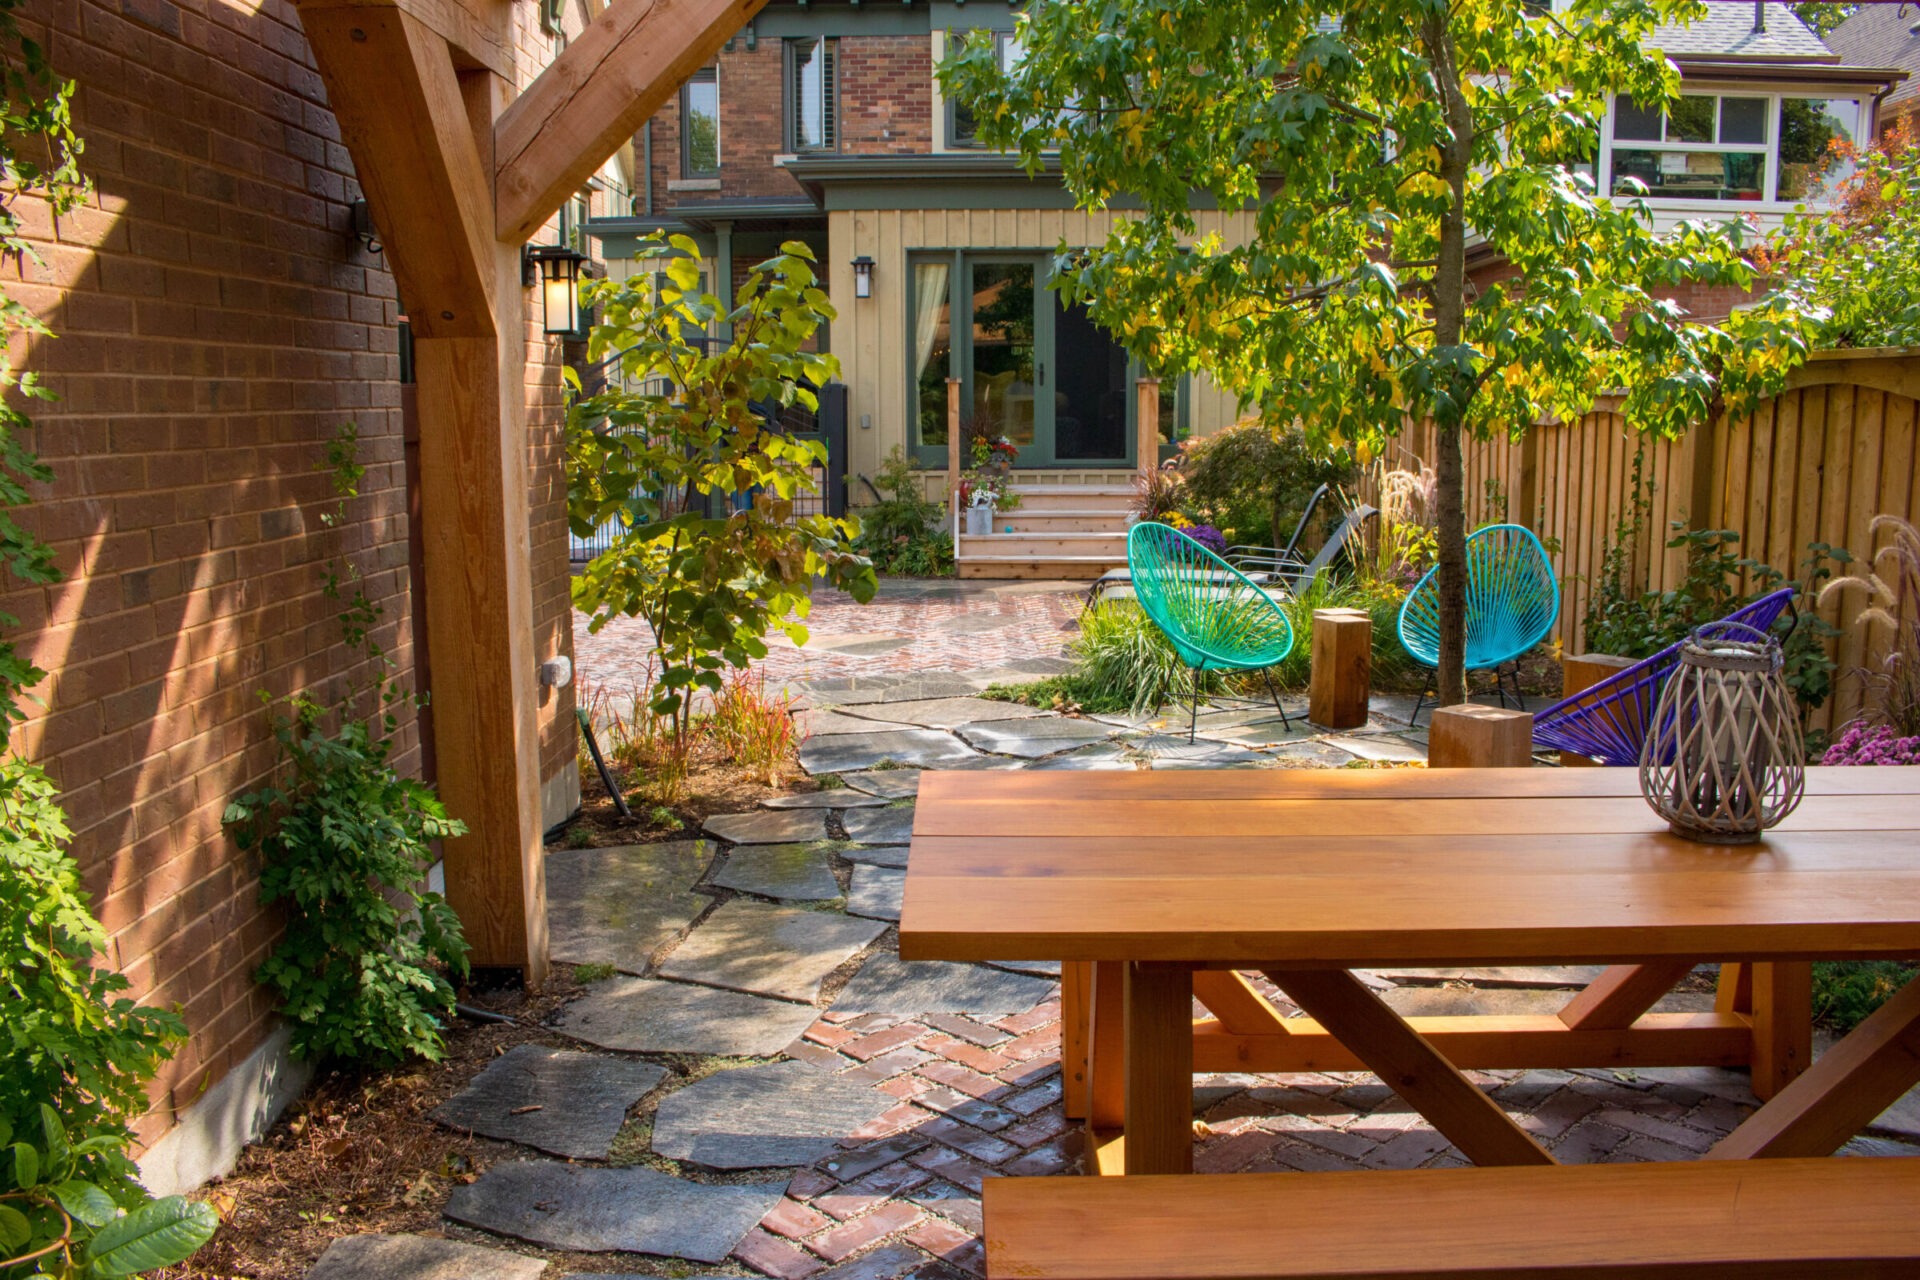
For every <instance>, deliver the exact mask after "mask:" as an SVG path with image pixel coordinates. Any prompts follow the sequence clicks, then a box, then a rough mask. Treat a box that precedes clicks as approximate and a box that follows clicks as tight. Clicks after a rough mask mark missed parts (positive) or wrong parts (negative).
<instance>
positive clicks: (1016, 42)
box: [947, 31, 1025, 147]
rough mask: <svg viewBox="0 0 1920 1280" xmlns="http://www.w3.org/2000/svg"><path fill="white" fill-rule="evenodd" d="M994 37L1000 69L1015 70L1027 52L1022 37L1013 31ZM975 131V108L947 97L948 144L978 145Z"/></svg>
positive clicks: (955, 36) (959, 34)
mask: <svg viewBox="0 0 1920 1280" xmlns="http://www.w3.org/2000/svg"><path fill="white" fill-rule="evenodd" d="M964 35H965V33H964V32H954V33H953V37H951V38H953V39H956V40H957V39H958V38H960V37H962V36H964ZM993 39H994V44H995V47H996V48H997V49H998V50H999V54H1000V69H1001V70H1002V71H1011V70H1013V68H1014V67H1015V66H1017V65H1018V64H1019V62H1020V58H1021V56H1022V54H1023V53H1024V52H1025V50H1024V49H1022V47H1021V45H1020V38H1019V37H1018V36H1016V35H1014V34H1013V32H1011V31H999V32H995V33H994V37H993ZM948 47H949V48H952V47H953V46H952V45H949V46H948ZM975 133H976V125H975V122H974V118H973V109H972V108H971V107H967V106H964V105H962V104H961V103H958V102H955V101H954V100H953V99H951V98H949V99H947V145H948V146H950V147H977V146H979V145H980V141H979V139H978V138H977V137H976V136H975Z"/></svg>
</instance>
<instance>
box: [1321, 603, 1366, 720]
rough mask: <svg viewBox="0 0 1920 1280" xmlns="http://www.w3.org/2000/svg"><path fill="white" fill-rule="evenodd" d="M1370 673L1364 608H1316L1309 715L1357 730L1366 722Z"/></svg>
mask: <svg viewBox="0 0 1920 1280" xmlns="http://www.w3.org/2000/svg"><path fill="white" fill-rule="evenodd" d="M1372 677H1373V618H1372V616H1371V615H1370V614H1368V613H1367V611H1366V610H1364V609H1315V610H1314V611H1313V676H1312V680H1311V683H1310V685H1309V689H1308V697H1307V719H1308V720H1310V721H1312V722H1313V723H1314V724H1316V725H1319V726H1320V727H1321V728H1323V729H1358V728H1359V727H1360V726H1362V725H1364V724H1365V723H1366V722H1367V686H1368V683H1369V681H1371V679H1372Z"/></svg>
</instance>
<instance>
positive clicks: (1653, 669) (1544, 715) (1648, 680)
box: [1533, 587, 1794, 765]
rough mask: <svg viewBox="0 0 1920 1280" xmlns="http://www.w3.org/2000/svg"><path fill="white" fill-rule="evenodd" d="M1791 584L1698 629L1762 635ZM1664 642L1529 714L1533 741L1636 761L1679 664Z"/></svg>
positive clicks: (1676, 649)
mask: <svg viewBox="0 0 1920 1280" xmlns="http://www.w3.org/2000/svg"><path fill="white" fill-rule="evenodd" d="M1793 596H1794V588H1792V587H1782V588H1781V589H1780V590H1778V591H1774V592H1770V593H1768V594H1767V595H1764V596H1761V597H1760V598H1759V599H1758V600H1755V601H1752V602H1751V603H1748V604H1743V605H1741V606H1740V607H1739V608H1738V609H1735V610H1734V611H1733V612H1732V613H1730V614H1728V615H1727V616H1726V617H1724V618H1722V619H1720V621H1718V622H1709V623H1707V624H1706V625H1705V626H1703V627H1701V628H1700V631H1701V633H1703V634H1705V635H1707V636H1709V637H1711V636H1713V635H1716V634H1718V633H1719V631H1720V630H1721V629H1722V628H1727V627H1751V628H1754V629H1757V630H1758V631H1760V632H1761V633H1762V634H1764V633H1766V632H1767V631H1768V630H1769V629H1770V628H1772V626H1773V624H1774V621H1775V620H1776V619H1777V618H1779V616H1780V615H1781V614H1782V613H1784V612H1786V610H1787V608H1788V607H1789V606H1790V605H1791V604H1792V603H1793ZM1681 643H1684V641H1682V642H1679V643H1675V644H1670V645H1668V646H1667V647H1666V648H1664V649H1662V650H1661V651H1660V652H1658V653H1656V654H1654V655H1653V656H1652V657H1651V658H1646V659H1643V660H1642V661H1640V662H1636V663H1634V664H1633V665H1632V666H1630V667H1626V668H1623V669H1622V670H1620V671H1618V672H1615V673H1614V674H1613V675H1610V676H1608V677H1607V678H1606V679H1605V680H1602V681H1600V682H1599V683H1598V684H1595V685H1590V686H1588V687H1587V688H1585V689H1582V690H1581V691H1580V692H1579V693H1576V694H1574V695H1573V696H1572V697H1571V698H1565V699H1562V700H1561V701H1559V702H1556V703H1554V704H1553V705H1552V706H1550V707H1548V708H1547V709H1546V710H1545V711H1542V712H1540V713H1539V714H1538V715H1536V716H1535V717H1534V718H1533V745H1534V747H1535V749H1539V748H1542V747H1558V748H1559V749H1560V750H1562V751H1571V752H1573V753H1574V754H1575V755H1582V756H1591V757H1593V758H1594V759H1595V760H1598V761H1599V762H1600V763H1601V764H1610V765H1634V764H1638V763H1639V762H1640V744H1641V743H1642V742H1643V741H1644V740H1645V739H1646V736H1647V724H1648V722H1649V721H1651V720H1652V719H1653V706H1654V703H1655V702H1657V701H1659V698H1660V686H1661V685H1663V684H1665V683H1666V680H1667V676H1668V675H1670V674H1671V673H1672V671H1673V669H1674V668H1675V667H1677V666H1679V665H1680V644H1681Z"/></svg>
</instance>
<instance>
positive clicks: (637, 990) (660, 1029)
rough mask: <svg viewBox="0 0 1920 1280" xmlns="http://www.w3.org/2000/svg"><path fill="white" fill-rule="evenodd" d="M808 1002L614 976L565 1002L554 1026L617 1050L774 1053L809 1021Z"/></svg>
mask: <svg viewBox="0 0 1920 1280" xmlns="http://www.w3.org/2000/svg"><path fill="white" fill-rule="evenodd" d="M814 1014H815V1010H814V1009H813V1008H812V1006H810V1005H804V1004H794V1003H792V1002H791V1001H787V1000H766V999H762V998H761V997H759V996H750V995H743V994H741V993H740V992H738V991H721V990H718V989H716V988H714V987H701V986H692V985H689V984H687V983H682V982H660V981H657V980H655V979H652V978H615V979H613V980H612V981H610V982H601V983H596V984H594V987H593V990H592V992H591V993H590V994H588V995H586V996H584V997H583V998H581V999H579V1000H575V1001H574V1002H573V1003H571V1004H569V1005H566V1006H564V1007H563V1008H562V1009H561V1010H560V1012H559V1013H558V1014H557V1015H556V1016H555V1018H554V1029H555V1030H556V1031H558V1032H560V1033H561V1034H562V1035H565V1036H571V1037H572V1038H573V1039H575V1040H582V1041H585V1042H586V1043H588V1044H597V1045H599V1046H600V1047H601V1048H603V1049H618V1050H620V1051H621V1052H623V1053H697V1054H703V1055H713V1056H716V1057H727V1058H750V1057H765V1056H768V1055H771V1054H776V1053H779V1052H780V1051H781V1050H782V1049H784V1048H786V1047H787V1046H788V1045H790V1044H792V1043H793V1042H794V1041H795V1040H798V1039H799V1038H800V1033H801V1032H803V1031H805V1030H806V1029H807V1028H808V1027H810V1026H812V1025H813V1019H814Z"/></svg>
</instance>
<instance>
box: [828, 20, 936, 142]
mask: <svg viewBox="0 0 1920 1280" xmlns="http://www.w3.org/2000/svg"><path fill="white" fill-rule="evenodd" d="M840 137H841V144H840V147H841V150H843V151H846V152H848V153H850V154H854V155H916V154H921V155H924V154H925V153H927V152H929V151H932V150H933V46H932V44H931V43H930V42H929V41H928V39H927V37H925V36H860V37H858V38H848V39H843V40H842V41H841V42H840Z"/></svg>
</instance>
